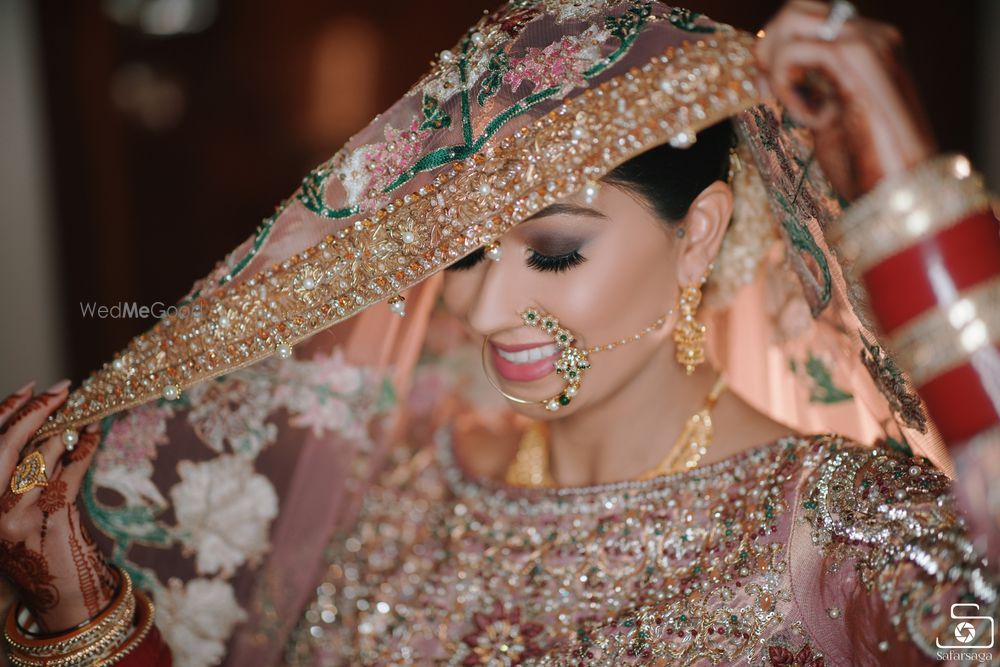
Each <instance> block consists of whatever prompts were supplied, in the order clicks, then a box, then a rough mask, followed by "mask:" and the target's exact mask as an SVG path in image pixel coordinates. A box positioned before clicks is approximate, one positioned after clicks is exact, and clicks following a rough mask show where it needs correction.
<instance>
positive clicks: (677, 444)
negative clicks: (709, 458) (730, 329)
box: [504, 375, 726, 487]
mask: <svg viewBox="0 0 1000 667" xmlns="http://www.w3.org/2000/svg"><path fill="white" fill-rule="evenodd" d="M725 389H726V380H725V378H723V377H722V376H721V375H720V376H719V378H718V379H717V380H716V381H715V384H714V385H713V386H712V389H711V391H709V392H708V396H706V397H705V402H704V403H703V404H702V407H701V410H699V411H698V412H696V413H695V414H693V415H692V416H691V417H690V418H689V419H688V420H687V422H686V423H685V424H684V428H683V429H682V430H681V434H680V436H678V438H677V440H676V441H674V444H673V445H672V446H671V447H670V451H668V452H667V455H666V456H664V457H663V459H662V460H661V461H660V462H659V463H657V464H656V465H655V466H653V467H652V468H650V469H649V470H647V471H646V472H644V473H642V474H641V475H640V476H639V477H637V478H636V479H640V480H644V479H652V478H653V477H658V476H660V475H667V474H670V473H674V472H680V471H682V470H691V469H692V468H696V467H697V466H698V462H699V461H700V460H701V457H703V456H704V455H705V452H706V451H708V447H709V445H711V444H712V437H713V436H714V435H715V427H714V425H713V424H712V408H713V407H715V404H716V403H717V402H718V400H719V396H721V395H722V392H723V391H724V390H725ZM548 432H549V429H548V425H547V422H544V421H539V422H535V423H533V424H532V425H531V426H530V427H529V428H528V429H527V430H526V431H525V432H524V435H522V436H521V440H520V442H519V443H518V446H517V453H516V454H515V456H514V460H513V461H511V463H510V465H509V466H508V467H507V473H506V475H505V476H504V479H505V481H506V482H507V484H510V485H512V486H531V487H534V486H555V485H556V484H555V480H554V479H552V473H551V472H550V471H549V438H548Z"/></svg>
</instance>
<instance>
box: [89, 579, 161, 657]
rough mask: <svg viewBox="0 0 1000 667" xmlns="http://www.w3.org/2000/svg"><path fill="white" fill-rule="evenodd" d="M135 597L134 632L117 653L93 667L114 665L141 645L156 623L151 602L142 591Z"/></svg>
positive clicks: (154, 609)
mask: <svg viewBox="0 0 1000 667" xmlns="http://www.w3.org/2000/svg"><path fill="white" fill-rule="evenodd" d="M135 597H136V631H135V632H134V633H133V634H132V636H131V637H129V638H128V639H127V640H125V643H124V644H123V645H122V646H120V647H119V648H118V650H117V651H115V652H114V653H112V654H111V655H109V656H108V657H107V658H105V659H103V660H101V661H99V662H97V663H95V664H94V667H109V666H110V665H114V664H115V663H117V662H118V661H120V660H121V659H122V658H124V657H125V656H127V655H128V654H129V653H131V652H132V651H134V650H135V649H136V648H138V647H139V645H140V644H142V642H143V640H145V639H146V637H147V636H148V635H149V632H150V630H152V629H153V624H154V623H155V621H156V607H155V606H153V601H152V600H150V599H149V597H148V596H147V595H146V594H145V593H143V592H142V591H138V590H137V591H136V592H135Z"/></svg>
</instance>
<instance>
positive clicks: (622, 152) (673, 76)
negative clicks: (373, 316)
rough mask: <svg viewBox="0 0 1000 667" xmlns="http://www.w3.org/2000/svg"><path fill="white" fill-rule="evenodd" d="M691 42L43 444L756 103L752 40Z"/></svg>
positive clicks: (240, 300) (437, 263)
mask: <svg viewBox="0 0 1000 667" xmlns="http://www.w3.org/2000/svg"><path fill="white" fill-rule="evenodd" d="M719 35H720V37H722V39H721V40H719V39H715V38H708V39H705V40H698V41H696V42H691V41H685V42H684V43H683V44H682V45H681V46H680V47H676V48H674V47H671V48H669V49H667V50H666V51H665V52H664V53H663V54H662V55H660V56H658V57H654V58H652V59H651V60H650V61H648V62H647V63H646V64H645V65H643V66H642V67H633V68H632V69H630V70H629V71H627V72H625V73H622V74H620V75H617V76H615V77H613V78H611V79H608V80H607V81H605V82H603V83H601V84H599V85H596V86H593V87H591V88H588V89H586V90H585V91H583V92H582V93H581V94H579V95H577V96H576V97H574V98H572V99H565V100H564V101H563V102H562V103H561V104H560V105H559V106H558V107H556V108H555V109H553V110H552V111H550V112H549V113H548V114H546V115H544V116H542V117H540V118H538V119H537V120H536V121H535V122H533V123H531V124H529V125H527V126H525V127H522V128H521V129H519V130H517V131H516V132H514V133H513V135H512V136H508V137H506V138H504V139H503V140H500V141H499V142H497V143H495V144H494V145H493V146H492V147H487V148H485V149H484V150H482V151H480V152H479V153H477V154H475V155H473V156H471V157H469V158H468V159H465V160H461V161H456V162H452V163H451V165H450V167H449V166H445V167H442V168H441V171H440V172H439V174H438V176H437V177H436V178H434V180H433V182H432V183H431V184H429V185H426V186H424V187H421V188H419V189H418V190H417V191H415V192H412V193H410V194H407V195H406V196H404V197H402V198H400V199H396V200H395V201H393V202H392V203H390V204H388V205H386V206H385V207H384V208H382V209H380V210H379V211H378V212H377V213H375V214H374V215H372V216H370V217H367V218H364V219H362V220H357V221H356V222H354V224H353V226H351V227H349V228H348V229H346V230H343V231H341V232H339V233H338V234H337V235H336V236H334V235H328V236H327V237H326V238H325V239H324V240H323V241H322V242H320V243H318V244H317V245H314V246H312V247H310V248H308V249H305V250H304V251H302V252H300V253H298V254H296V255H294V256H292V257H289V258H288V259H287V260H286V261H284V262H282V263H280V264H275V265H273V266H271V267H270V268H269V269H267V270H264V271H262V272H259V273H258V274H256V275H255V276H254V277H252V278H250V279H248V280H246V281H243V282H241V283H239V284H236V285H231V286H230V287H229V288H228V289H225V290H223V291H220V292H218V293H213V294H209V295H205V296H203V297H199V298H198V299H195V300H194V301H192V302H191V303H190V304H188V305H189V312H190V313H194V314H193V315H190V314H189V315H188V316H187V317H181V313H180V312H179V313H176V314H171V315H168V316H167V317H165V318H163V319H162V320H161V321H160V322H158V323H157V324H156V325H154V326H153V327H152V328H151V329H150V330H149V331H148V332H147V333H145V334H141V335H139V336H136V337H135V338H133V339H132V341H131V342H130V343H129V345H128V346H127V347H126V349H125V350H123V351H122V352H121V353H120V354H119V355H118V356H117V357H115V359H114V360H113V361H112V362H110V363H106V364H105V365H104V366H103V367H102V368H100V369H99V370H97V371H96V372H95V373H93V374H92V375H91V376H90V377H89V378H88V379H86V380H85V381H84V382H83V383H82V385H81V386H80V387H79V388H78V389H76V390H74V391H73V393H72V394H71V395H70V396H69V398H68V399H67V401H66V403H65V405H64V407H63V408H62V409H61V410H60V411H59V412H57V413H55V414H54V415H52V416H50V418H49V420H48V421H47V422H46V423H45V424H44V425H43V426H42V427H41V428H40V429H39V430H38V431H37V432H36V434H35V435H34V437H33V438H32V440H33V441H37V440H40V439H42V438H45V437H47V436H49V435H52V434H53V433H58V432H60V431H62V430H64V429H69V428H77V429H78V428H80V427H82V426H83V425H85V424H88V423H90V422H93V421H95V420H97V419H100V418H102V417H105V416H107V415H111V414H114V413H116V412H119V411H121V410H124V409H128V408H131V407H135V406H138V405H141V404H143V403H145V402H147V401H150V400H153V399H156V398H160V397H164V398H167V399H174V398H177V397H179V396H180V392H181V391H182V390H184V389H186V388H189V387H191V386H192V385H194V384H196V383H198V382H201V381H203V380H207V379H210V378H213V377H216V376H219V375H223V374H225V373H229V372H231V371H234V370H236V369H238V368H242V367H245V366H248V365H251V364H253V363H255V362H257V361H260V360H262V359H264V358H266V357H268V356H270V355H272V354H274V353H276V352H278V351H279V350H281V351H282V352H285V353H287V351H288V347H289V346H291V345H293V344H295V343H297V342H299V341H302V340H304V339H306V338H308V337H309V336H311V335H313V334H315V333H316V332H318V331H321V330H323V329H325V328H327V327H329V326H331V325H333V324H336V323H338V322H341V321H343V320H345V319H347V318H349V317H352V316H353V315H356V314H357V313H359V312H361V311H363V310H364V309H366V308H368V307H370V306H372V305H374V304H376V303H379V302H381V301H383V300H386V299H389V298H392V297H394V296H396V295H398V294H399V293H400V292H402V291H404V290H406V289H408V288H410V287H412V286H414V285H416V284H417V283H419V282H421V281H422V280H424V279H425V278H427V277H428V276H430V275H433V274H434V273H436V272H438V271H440V270H441V269H442V268H444V267H445V266H447V265H448V264H451V263H452V262H454V261H456V260H457V259H459V258H461V257H463V256H465V255H467V254H468V253H470V252H472V251H473V250H474V249H475V248H477V247H479V246H481V245H484V244H488V243H490V241H491V240H492V239H494V238H496V237H498V236H500V235H502V234H504V233H505V232H507V231H508V230H509V229H511V228H512V227H513V226H514V225H516V224H518V223H519V222H521V221H523V220H525V219H526V218H528V217H530V216H531V215H533V214H534V213H536V212H537V211H539V210H541V209H542V208H544V207H546V206H548V205H550V204H552V203H554V202H556V201H558V200H560V199H564V198H566V197H568V196H570V195H572V194H574V193H575V192H577V191H579V190H580V189H582V188H583V187H584V186H585V185H586V184H587V183H589V182H592V181H595V180H597V179H599V178H601V177H602V176H604V175H605V174H606V173H608V172H609V171H610V170H611V169H613V168H614V167H616V166H617V165H619V164H621V163H623V162H625V161H627V160H628V159H630V158H632V157H634V156H636V155H638V154H640V153H642V152H643V151H645V150H647V149H649V148H652V147H654V146H657V145H660V144H662V143H665V142H668V141H669V142H670V143H671V145H674V146H687V145H689V144H690V143H692V142H693V141H695V139H696V133H697V132H698V131H699V130H702V129H704V128H706V127H708V126H710V125H712V124H714V123H716V122H718V121H720V120H723V119H725V118H728V117H730V116H733V115H734V114H736V113H739V112H740V111H743V110H745V109H747V108H748V107H750V106H752V105H754V104H756V103H758V102H759V93H758V90H757V88H756V83H755V78H756V75H757V70H756V66H755V60H754V57H753V55H752V51H751V46H752V44H753V41H754V38H753V37H752V36H751V35H749V34H746V33H741V32H737V31H733V32H726V33H720V34H719Z"/></svg>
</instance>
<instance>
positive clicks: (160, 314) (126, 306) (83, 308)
mask: <svg viewBox="0 0 1000 667" xmlns="http://www.w3.org/2000/svg"><path fill="white" fill-rule="evenodd" d="M80 313H81V314H82V315H83V316H84V317H96V318H98V319H102V320H103V319H113V320H119V319H148V318H150V317H155V318H156V319H162V318H164V317H167V316H176V317H177V318H178V319H181V320H184V319H187V318H189V317H194V318H198V317H201V304H197V303H196V304H191V305H183V306H168V305H166V304H165V303H163V302H162V301H156V302H154V303H152V304H149V305H142V306H140V305H139V304H138V303H137V302H135V301H119V302H118V303H116V304H114V305H111V306H108V305H100V306H99V305H97V304H96V303H93V302H91V303H84V302H82V301H81V302H80Z"/></svg>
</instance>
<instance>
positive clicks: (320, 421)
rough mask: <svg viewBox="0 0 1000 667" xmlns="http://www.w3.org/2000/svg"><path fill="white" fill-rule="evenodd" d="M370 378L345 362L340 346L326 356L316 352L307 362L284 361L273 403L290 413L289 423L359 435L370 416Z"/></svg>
mask: <svg viewBox="0 0 1000 667" xmlns="http://www.w3.org/2000/svg"><path fill="white" fill-rule="evenodd" d="M371 390H372V378H371V377H369V374H368V373H366V371H365V370H364V369H361V368H359V367H358V366H355V365H353V364H351V363H350V362H348V361H347V360H346V359H345V358H344V353H343V351H342V350H341V349H339V348H338V349H337V350H335V351H334V352H333V354H330V355H324V354H322V353H320V354H317V355H316V356H315V357H314V358H313V359H311V360H307V361H295V360H292V361H288V362H286V363H285V364H284V365H283V366H282V368H281V372H280V376H279V383H278V387H277V389H276V390H275V394H274V400H275V406H283V407H285V408H286V409H287V410H288V411H289V413H290V414H291V418H290V419H289V423H290V424H291V425H292V426H297V427H299V428H310V429H312V432H313V433H314V434H315V435H317V436H320V435H322V434H323V433H324V432H334V433H340V434H341V435H343V436H345V437H347V438H350V439H356V438H363V437H364V434H365V422H366V421H367V419H368V418H369V416H370V415H371V409H372V406H370V405H369V404H370V403H371V398H370V397H369V396H368V394H370V393H371Z"/></svg>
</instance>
